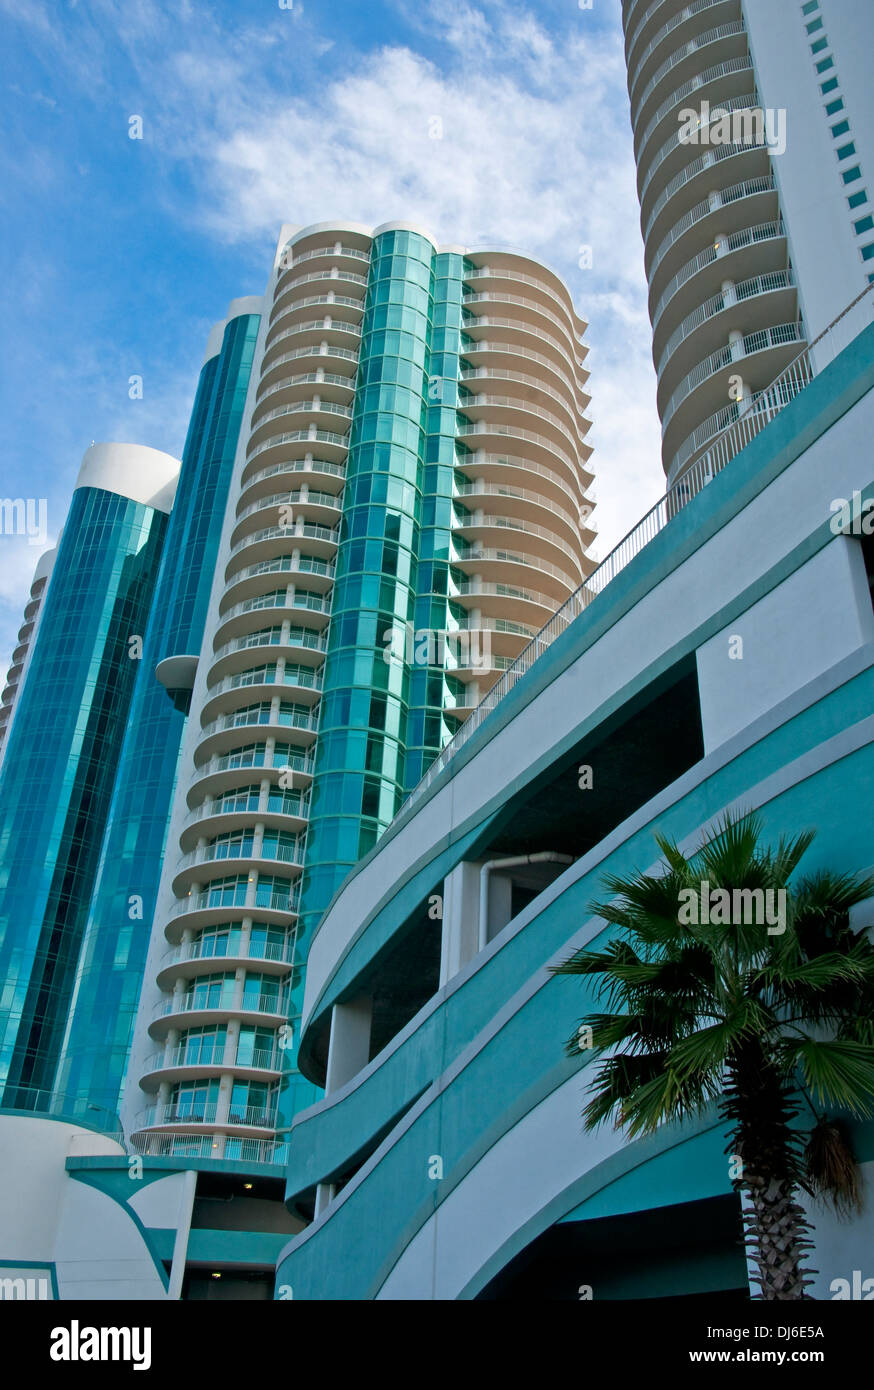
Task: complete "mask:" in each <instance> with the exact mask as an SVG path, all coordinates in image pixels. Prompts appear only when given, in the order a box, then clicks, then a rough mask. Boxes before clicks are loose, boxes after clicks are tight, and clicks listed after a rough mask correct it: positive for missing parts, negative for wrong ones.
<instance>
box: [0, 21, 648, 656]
mask: <svg viewBox="0 0 874 1390" xmlns="http://www.w3.org/2000/svg"><path fill="white" fill-rule="evenodd" d="M286 3H288V0H286ZM290 3H291V8H280V3H279V0H233V3H229V2H228V0H212V2H211V3H209V2H208V0H196V3H195V0H174V3H166V4H165V3H163V2H162V0H51V2H50V3H44V0H0V23H2V32H3V50H4V56H5V58H6V61H5V63H4V78H3V90H2V98H0V100H2V115H3V127H4V129H3V139H2V142H0V201H2V207H3V221H4V228H3V238H2V245H3V253H2V254H3V265H2V271H3V273H2V281H0V283H2V295H3V299H4V301H5V302H4V304H3V322H4V326H5V328H6V332H5V333H4V334H3V341H4V361H3V371H2V380H0V393H2V395H0V406H2V412H3V421H4V430H3V441H2V443H3V463H2V468H3V483H2V487H0V494H2V495H3V496H8V497H34V498H41V497H45V498H47V500H48V532H49V538H50V540H51V539H53V538H54V537H55V536H56V535H57V531H58V529H59V527H60V525H61V524H62V523H63V519H64V514H65V512H66V508H67V506H68V504H69V499H70V494H71V491H72V487H73V483H74V481H75V477H76V473H77V471H78V467H79V463H80V461H81V457H82V454H83V452H84V450H85V449H86V448H87V447H88V445H89V444H90V443H91V442H92V440H98V441H99V440H112V439H116V440H126V441H133V442H137V443H143V444H150V445H152V446H153V447H155V448H158V449H164V450H166V451H167V452H169V453H172V454H175V455H176V456H177V457H178V455H179V453H180V451H181V449H182V445H183V442H184V438H185V429H186V426H187V421H188V413H189V410H190V407H191V402H192V399H193V394H194V387H195V383H196V380H197V374H198V372H199V369H200V364H201V360H202V357H203V349H204V346H205V343H206V337H207V333H208V330H209V327H210V325H211V324H212V323H213V322H214V321H215V320H217V319H221V318H222V317H223V316H224V313H225V309H226V306H227V304H228V301H229V300H230V299H232V298H234V297H235V296H237V295H243V294H258V293H261V292H262V291H263V289H264V286H265V283H266V280H267V275H268V271H269V267H270V265H271V262H272V253H273V247H274V244H275V240H276V236H277V234H278V230H279V226H280V223H281V222H283V221H287V222H292V223H296V224H299V225H302V226H303V225H306V224H307V223H310V222H317V221H327V220H330V219H342V220H348V221H359V222H363V223H366V224H368V225H376V224H378V223H380V222H385V221H389V220H395V219H403V220H407V221H414V222H417V223H420V224H422V225H424V226H426V227H428V228H430V229H431V230H432V231H433V233H434V234H435V236H436V237H438V239H440V240H441V241H445V242H447V243H448V242H452V243H458V242H463V243H466V244H468V245H476V244H477V243H483V242H487V243H494V242H502V243H507V244H510V245H513V246H516V247H518V248H519V249H521V250H525V251H528V252H530V253H532V254H534V255H537V256H540V257H541V258H542V259H544V260H546V261H548V262H549V263H550V264H552V265H554V266H555V267H556V269H557V270H559V271H560V273H562V274H563V275H564V276H565V278H566V279H567V281H568V283H569V285H570V287H571V290H572V292H573V295H574V298H575V300H576V303H577V307H578V310H579V312H580V313H581V314H582V315H583V317H585V318H586V319H587V320H588V321H589V324H590V328H589V332H588V335H587V338H588V343H589V346H590V357H589V361H588V365H589V367H590V369H591V372H592V378H591V382H590V390H591V392H592V396H593V400H592V405H591V408H590V414H591V416H592V419H593V421H594V425H593V430H592V433H591V435H590V439H591V442H592V443H593V445H594V446H595V450H596V452H595V455H594V459H593V465H594V467H595V470H596V474H597V482H596V493H597V499H598V510H597V511H596V513H595V520H596V522H597V524H598V527H599V531H600V533H601V534H600V540H599V549H598V553H599V554H601V555H603V554H604V553H605V552H606V550H607V549H608V548H609V547H610V545H612V544H613V543H615V541H617V540H618V539H619V538H620V537H621V536H622V535H623V534H624V532H625V531H626V530H628V529H629V527H630V526H631V525H632V524H633V523H634V522H635V521H636V520H637V518H638V517H639V516H641V515H642V514H643V513H644V512H645V511H646V510H647V508H648V507H649V506H650V505H651V504H652V503H653V502H654V501H655V500H656V499H657V497H658V496H659V495H660V494H661V492H662V491H663V475H662V471H661V465H660V461H659V427H658V419H657V416H656V412H655V377H654V373H653V369H652V360H651V356H650V338H649V321H648V318H647V315H646V285H645V280H644V273H643V249H642V243H641V236H640V226H639V217H638V205H637V200H636V197H635V182H634V163H633V157H632V146H631V131H630V125H629V118H628V98H627V93H626V87H625V70H624V65H623V61H622V36H621V27H620V23H619V12H620V5H619V0H593V4H592V8H591V9H581V8H580V7H579V4H578V0H537V3H536V4H532V5H528V6H526V5H525V4H507V3H504V0H478V2H477V0H470V3H467V0H290ZM133 115H138V116H140V117H141V118H142V122H143V139H142V140H131V139H129V137H128V130H129V121H130V117H131V116H133ZM435 116H439V117H440V118H441V120H442V123H443V138H442V139H441V140H434V139H432V138H431V137H430V134H429V132H430V131H432V130H433V129H434V126H433V120H432V118H433V117H435ZM584 246H590V247H591V248H592V265H591V268H586V269H583V268H581V266H580V259H581V248H582V247H584ZM134 374H138V375H140V376H142V378H143V398H142V400H135V401H131V400H130V399H129V396H128V379H129V377H130V376H131V375H134ZM39 553H40V547H35V546H31V545H29V544H28V543H27V541H26V540H25V539H23V538H18V537H12V536H6V535H4V536H0V671H3V670H5V668H6V665H7V664H8V660H9V656H10V654H11V651H12V647H13V646H14V644H15V634H16V632H17V629H18V626H19V624H20V622H21V610H22V607H23V604H24V602H25V600H26V596H27V593H28V592H29V588H30V580H31V576H32V572H33V567H34V564H35V562H36V558H37V556H38V554H39Z"/></svg>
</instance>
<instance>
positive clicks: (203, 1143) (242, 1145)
mask: <svg viewBox="0 0 874 1390" xmlns="http://www.w3.org/2000/svg"><path fill="white" fill-rule="evenodd" d="M131 1144H132V1147H133V1148H134V1149H135V1150H136V1152H137V1153H140V1154H143V1155H151V1156H153V1157H160V1158H172V1157H177V1156H178V1157H184V1158H211V1159H217V1160H218V1161H219V1162H221V1160H222V1159H227V1160H228V1161H229V1162H232V1163H239V1162H240V1161H242V1162H245V1163H270V1164H273V1165H275V1166H276V1167H277V1168H279V1167H285V1166H286V1165H287V1163H288V1143H287V1142H283V1143H277V1142H276V1141H275V1140H272V1139H228V1141H227V1142H226V1144H225V1146H224V1152H222V1145H221V1136H220V1135H219V1136H217V1135H212V1134H203V1135H173V1134H145V1135H137V1136H136V1137H134V1138H132V1140H131Z"/></svg>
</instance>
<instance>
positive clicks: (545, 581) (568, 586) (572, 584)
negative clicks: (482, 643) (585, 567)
mask: <svg viewBox="0 0 874 1390" xmlns="http://www.w3.org/2000/svg"><path fill="white" fill-rule="evenodd" d="M450 564H452V565H455V566H456V567H457V568H458V569H461V570H465V571H466V570H467V568H468V567H469V568H470V569H471V570H473V571H474V572H475V573H477V574H479V575H480V577H481V578H483V579H485V580H489V579H491V580H500V578H501V576H502V575H503V576H504V582H506V583H511V582H512V581H513V580H515V581H516V582H517V583H520V584H524V583H525V581H526V580H528V581H529V582H530V581H531V579H532V578H534V577H535V576H536V579H537V582H538V583H539V584H540V586H541V588H542V589H543V590H545V591H547V592H550V591H551V592H552V595H553V598H556V597H558V598H560V599H561V600H562V601H563V600H564V599H565V598H566V597H567V595H568V593H573V591H574V590H575V589H577V588H578V587H579V580H578V579H575V578H574V577H573V576H572V575H570V574H568V572H567V570H563V569H560V568H559V567H558V565H553V564H551V563H550V562H549V561H548V560H544V559H542V558H541V557H540V556H539V555H532V554H531V553H530V552H527V551H526V552H519V551H513V550H497V549H494V548H492V547H490V546H480V545H475V546H471V548H470V550H468V551H466V552H464V553H463V554H462V553H457V554H454V555H452V557H451V559H450Z"/></svg>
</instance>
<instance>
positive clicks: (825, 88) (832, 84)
mask: <svg viewBox="0 0 874 1390" xmlns="http://www.w3.org/2000/svg"><path fill="white" fill-rule="evenodd" d="M837 87H838V79H837V78H836V77H830V78H829V80H828V81H827V82H821V83H820V86H819V90H820V91H821V92H822V94H823V96H824V97H825V96H828V94H829V92H834V91H836V90H837Z"/></svg>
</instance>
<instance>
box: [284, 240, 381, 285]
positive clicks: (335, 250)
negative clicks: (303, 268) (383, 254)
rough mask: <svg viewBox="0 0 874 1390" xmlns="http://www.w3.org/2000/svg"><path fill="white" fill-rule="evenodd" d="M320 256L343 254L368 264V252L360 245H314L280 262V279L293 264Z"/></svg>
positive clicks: (292, 268) (299, 263)
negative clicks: (283, 262)
mask: <svg viewBox="0 0 874 1390" xmlns="http://www.w3.org/2000/svg"><path fill="white" fill-rule="evenodd" d="M322 256H327V257H331V256H345V257H346V258H347V259H348V260H351V261H364V262H365V263H366V264H368V265H369V264H370V252H369V251H362V250H361V249H360V247H357V246H343V245H342V244H340V243H336V244H335V245H333V246H316V247H313V248H312V249H311V250H309V251H299V252H292V254H291V256H290V257H289V259H288V263H287V264H282V263H280V280H281V277H282V276H283V275H285V274H287V272H288V271H289V270H294V268H295V266H298V265H303V264H304V262H305V261H314V260H316V259H318V258H319V257H322ZM278 283H279V282H277V284H278Z"/></svg>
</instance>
